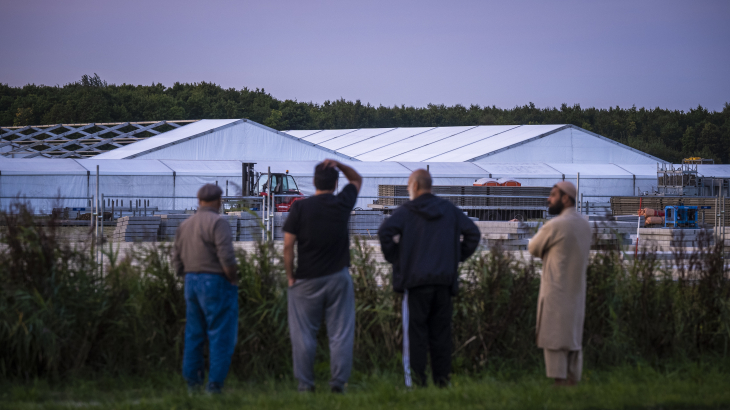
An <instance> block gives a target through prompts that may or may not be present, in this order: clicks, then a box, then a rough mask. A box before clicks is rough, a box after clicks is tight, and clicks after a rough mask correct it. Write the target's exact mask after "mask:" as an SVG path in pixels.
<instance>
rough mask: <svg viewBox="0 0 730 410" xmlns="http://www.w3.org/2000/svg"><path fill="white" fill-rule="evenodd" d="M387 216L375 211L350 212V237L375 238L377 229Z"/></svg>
mask: <svg viewBox="0 0 730 410" xmlns="http://www.w3.org/2000/svg"><path fill="white" fill-rule="evenodd" d="M386 217H387V216H386V215H383V213H382V212H377V211H352V212H351V213H350V221H349V222H348V224H347V225H348V226H347V227H348V228H349V229H350V235H357V236H363V237H366V238H377V236H378V228H380V224H381V223H383V221H384V220H385V218H386Z"/></svg>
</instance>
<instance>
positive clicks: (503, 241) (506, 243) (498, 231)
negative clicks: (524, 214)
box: [474, 221, 542, 251]
mask: <svg viewBox="0 0 730 410" xmlns="http://www.w3.org/2000/svg"><path fill="white" fill-rule="evenodd" d="M474 223H475V224H476V225H477V227H478V228H479V232H480V233H481V234H482V242H481V244H482V246H484V247H486V248H494V247H499V248H500V249H502V250H505V251H524V250H527V243H528V242H529V239H530V238H532V236H533V235H534V234H535V233H536V232H537V229H538V228H539V227H540V226H541V225H542V223H541V222H501V221H477V222H474Z"/></svg>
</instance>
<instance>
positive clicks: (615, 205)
mask: <svg viewBox="0 0 730 410" xmlns="http://www.w3.org/2000/svg"><path fill="white" fill-rule="evenodd" d="M680 202H681V204H682V205H684V206H694V207H697V218H698V223H701V224H706V225H710V226H728V225H730V215H725V213H724V212H722V211H721V210H722V209H724V208H723V207H722V204H723V203H725V204H727V203H728V199H726V198H722V199H718V198H717V197H680V196H614V197H612V198H611V214H612V215H613V216H614V217H616V216H621V215H636V214H637V210H638V209H640V208H642V207H643V208H651V209H654V210H659V209H666V207H667V206H675V205H680ZM717 214H719V216H718V215H717Z"/></svg>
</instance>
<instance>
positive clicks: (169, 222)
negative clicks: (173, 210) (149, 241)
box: [155, 214, 192, 241]
mask: <svg viewBox="0 0 730 410" xmlns="http://www.w3.org/2000/svg"><path fill="white" fill-rule="evenodd" d="M155 216H156V217H158V218H160V230H159V231H158V232H157V239H158V240H160V241H174V240H175V234H176V233H177V228H178V227H179V226H180V224H182V223H183V222H184V221H185V220H186V219H188V218H190V217H191V216H192V215H191V214H166V215H155Z"/></svg>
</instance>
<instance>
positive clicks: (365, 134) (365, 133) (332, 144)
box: [320, 128, 395, 151]
mask: <svg viewBox="0 0 730 410" xmlns="http://www.w3.org/2000/svg"><path fill="white" fill-rule="evenodd" d="M394 129H395V128H361V129H359V130H357V131H355V132H351V133H348V134H345V135H341V136H339V137H337V138H334V139H331V140H329V141H325V142H323V143H322V144H320V145H322V146H323V147H325V148H329V149H331V150H335V151H336V150H339V149H340V148H344V147H347V146H350V145H352V144H356V143H358V142H360V141H364V140H366V139H368V138H372V137H375V136H377V135H380V134H384V133H386V132H389V131H392V130H394Z"/></svg>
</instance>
